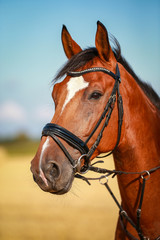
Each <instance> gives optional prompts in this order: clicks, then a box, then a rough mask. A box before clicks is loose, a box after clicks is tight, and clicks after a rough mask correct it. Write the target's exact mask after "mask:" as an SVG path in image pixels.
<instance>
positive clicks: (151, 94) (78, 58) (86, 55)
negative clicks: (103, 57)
mask: <svg viewBox="0 0 160 240" xmlns="http://www.w3.org/2000/svg"><path fill="white" fill-rule="evenodd" d="M112 42H113V43H114V46H115V47H114V48H113V49H112V50H113V52H114V55H115V58H116V60H117V62H119V63H121V64H122V65H123V66H124V68H125V69H126V70H127V72H129V73H130V74H131V75H132V76H133V78H134V79H135V80H136V82H137V83H138V85H139V86H140V87H141V88H142V90H143V91H144V93H145V94H146V95H147V97H148V98H149V99H150V100H151V102H152V103H153V104H154V105H155V106H156V107H157V108H158V109H160V97H159V96H158V94H157V93H156V92H155V91H154V90H153V88H152V87H151V85H150V84H148V83H145V82H143V81H142V80H141V79H140V78H139V77H138V76H137V75H136V74H135V72H134V71H133V69H132V68H131V66H130V65H129V63H128V62H127V61H126V60H125V59H124V58H123V57H122V55H121V47H120V44H119V42H118V41H117V39H116V38H114V37H112ZM97 56H99V54H98V51H97V49H96V48H87V49H86V50H84V51H81V52H80V53H78V54H76V55H74V56H73V57H72V58H71V59H70V60H68V62H67V63H66V64H65V65H64V66H63V67H62V69H61V70H60V71H59V72H58V74H57V75H56V77H55V79H54V80H55V81H56V80H58V79H59V78H61V77H63V76H64V75H65V74H66V73H67V72H69V71H76V70H77V69H79V68H81V67H83V66H85V64H86V63H87V62H89V61H90V60H93V59H94V57H97Z"/></svg>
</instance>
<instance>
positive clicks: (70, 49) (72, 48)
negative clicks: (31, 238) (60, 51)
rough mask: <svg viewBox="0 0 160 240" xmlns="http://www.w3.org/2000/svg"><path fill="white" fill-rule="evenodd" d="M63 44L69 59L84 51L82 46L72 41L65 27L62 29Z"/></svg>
mask: <svg viewBox="0 0 160 240" xmlns="http://www.w3.org/2000/svg"><path fill="white" fill-rule="evenodd" d="M62 44H63V48H64V52H65V54H66V56H67V58H71V57H72V56H73V55H75V54H77V53H79V52H81V51H82V49H81V48H80V46H79V45H78V44H77V43H76V42H75V41H74V40H73V39H72V37H71V35H70V34H69V32H68V30H67V28H66V26H65V25H63V28H62Z"/></svg>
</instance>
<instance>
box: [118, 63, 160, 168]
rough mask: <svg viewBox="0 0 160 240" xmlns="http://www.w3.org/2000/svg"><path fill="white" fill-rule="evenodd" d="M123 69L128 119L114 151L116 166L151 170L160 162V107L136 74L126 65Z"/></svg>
mask: <svg viewBox="0 0 160 240" xmlns="http://www.w3.org/2000/svg"><path fill="white" fill-rule="evenodd" d="M121 68H123V67H122V66H121ZM120 71H121V73H122V74H121V78H122V83H121V86H120V87H121V88H120V91H121V94H122V98H123V105H124V120H123V121H124V122H123V129H122V130H123V131H122V137H121V141H120V144H119V147H118V148H117V151H116V152H115V153H114V159H115V166H116V168H117V169H118V170H124V171H132V172H133V171H143V170H148V169H149V168H152V167H155V166H157V165H158V164H160V159H159V156H160V124H159V121H160V111H159V110H158V109H157V108H156V107H155V106H154V105H153V104H152V103H151V101H150V100H149V99H148V97H147V96H146V95H145V94H144V92H143V90H142V89H141V88H140V86H139V85H138V84H137V82H136V81H135V80H134V79H133V77H132V76H131V75H130V74H129V73H127V72H126V71H125V70H124V68H123V69H121V70H120Z"/></svg>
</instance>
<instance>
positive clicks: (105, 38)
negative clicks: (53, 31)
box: [31, 21, 160, 240]
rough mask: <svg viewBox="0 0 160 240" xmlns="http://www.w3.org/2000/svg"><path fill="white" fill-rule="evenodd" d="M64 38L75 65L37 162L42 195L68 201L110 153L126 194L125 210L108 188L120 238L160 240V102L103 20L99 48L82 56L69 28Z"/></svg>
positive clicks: (57, 96)
mask: <svg viewBox="0 0 160 240" xmlns="http://www.w3.org/2000/svg"><path fill="white" fill-rule="evenodd" d="M61 37H62V45H63V48H64V52H65V54H66V56H67V58H68V61H67V63H66V64H65V65H64V66H63V67H62V68H61V69H60V71H59V72H58V74H57V75H56V77H55V79H54V84H53V85H54V87H53V92H52V98H53V100H54V103H55V113H54V116H53V118H52V120H51V122H50V123H48V124H47V125H46V126H45V127H44V129H43V131H42V138H41V141H40V144H39V147H38V150H37V153H36V155H35V157H34V158H33V160H32V162H31V171H32V173H33V178H34V180H35V182H36V183H37V184H38V185H39V187H40V188H41V189H42V190H43V191H46V192H50V193H52V194H59V195H60V194H65V193H66V192H68V191H69V190H70V188H71V186H72V182H73V180H74V177H75V176H79V177H80V176H81V178H82V179H83V180H84V179H85V177H83V176H82V173H85V172H86V171H87V170H88V169H91V168H94V167H93V166H92V164H91V162H92V160H93V159H94V158H96V157H98V156H99V155H100V154H102V153H109V152H110V153H112V154H113V158H114V164H115V171H111V174H112V173H114V174H115V175H117V180H118V186H119V190H120V195H121V204H118V203H117V200H116V198H115V196H113V194H112V191H111V190H110V189H109V188H108V190H109V191H110V193H111V194H112V197H113V198H114V200H115V201H116V203H117V204H118V206H119V209H120V214H119V218H118V222H117V228H116V231H115V239H116V240H120V239H121V240H122V239H160V208H159V200H160V157H159V156H160V98H159V96H158V95H157V93H156V92H155V91H154V90H153V89H152V87H151V86H150V85H148V84H146V83H145V82H143V81H141V80H140V79H139V78H138V77H137V75H136V74H135V73H134V71H133V70H132V68H131V67H130V65H129V64H128V63H127V61H126V60H125V59H124V58H123V57H122V55H121V48H120V45H119V43H118V41H117V40H116V38H113V39H112V41H113V43H114V47H111V45H110V39H109V35H108V32H107V29H106V28H105V26H104V25H103V24H102V23H101V22H100V21H98V22H97V31H96V36H95V47H92V48H87V49H85V50H82V49H81V47H80V46H79V45H78V44H77V43H76V42H75V41H74V40H73V39H72V37H71V35H70V33H69V32H68V30H67V28H66V26H64V25H63V28H62V35H61ZM148 59H149V58H148ZM62 77H64V80H63V81H61V82H60V81H57V80H58V79H60V78H62ZM95 169H96V167H95ZM95 169H94V170H95ZM97 169H98V168H97ZM108 172H109V171H108ZM105 177H106V176H105ZM86 180H87V179H86ZM101 180H102V179H101ZM103 180H104V179H103ZM103 184H104V185H105V186H106V187H108V185H107V180H106V182H105V183H103Z"/></svg>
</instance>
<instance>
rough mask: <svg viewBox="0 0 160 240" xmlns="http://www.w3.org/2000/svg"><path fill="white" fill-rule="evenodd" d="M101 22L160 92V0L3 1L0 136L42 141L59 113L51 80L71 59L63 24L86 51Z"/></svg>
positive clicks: (140, 73) (0, 10)
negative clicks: (19, 135)
mask: <svg viewBox="0 0 160 240" xmlns="http://www.w3.org/2000/svg"><path fill="white" fill-rule="evenodd" d="M97 20H100V21H101V22H102V23H103V24H104V25H105V26H106V28H107V30H108V31H109V32H110V33H112V34H113V35H114V36H115V37H116V38H117V39H118V41H119V42H120V45H121V48H122V54H123V56H124V57H125V58H126V59H127V60H128V62H129V63H130V64H131V66H132V67H133V69H134V70H135V72H136V73H137V75H138V76H140V77H141V79H143V80H144V81H146V82H149V83H151V85H152V86H153V88H154V89H155V90H156V91H157V93H158V94H160V74H159V68H160V1H159V0H153V1H150V0H130V1H129V0H119V1H118V0H114V1H110V0H109V1H108V0H99V1H94V0H85V1H84V0H81V1H75V0H68V1H62V0H59V1H55V0H14V1H12V0H0V36H1V37H0V137H7V136H14V135H15V134H17V133H19V132H21V131H24V132H26V133H27V134H28V135H30V136H33V137H40V134H41V129H42V127H43V125H44V124H45V123H47V122H49V121H50V120H51V118H52V116H53V113H54V104H53V101H52V98H51V91H52V87H51V81H52V79H53V77H54V76H55V74H56V72H57V70H58V69H59V68H60V67H61V66H62V65H63V64H64V63H65V61H66V60H67V59H66V57H65V54H64V52H63V48H62V44H61V29H62V24H65V25H66V26H67V28H68V30H69V32H70V33H71V35H72V37H73V38H74V39H75V40H76V41H77V43H78V44H79V45H80V46H81V47H82V48H86V47H89V46H94V42H95V33H96V22H97Z"/></svg>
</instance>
